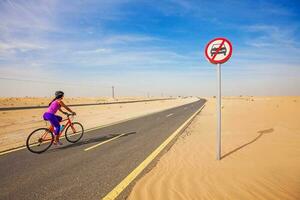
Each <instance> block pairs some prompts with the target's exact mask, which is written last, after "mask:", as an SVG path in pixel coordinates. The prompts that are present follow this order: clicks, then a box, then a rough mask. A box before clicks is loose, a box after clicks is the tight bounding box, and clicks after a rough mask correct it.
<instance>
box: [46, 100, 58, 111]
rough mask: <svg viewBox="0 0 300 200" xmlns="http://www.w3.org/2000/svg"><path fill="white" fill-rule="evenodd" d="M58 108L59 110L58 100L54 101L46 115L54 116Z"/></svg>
mask: <svg viewBox="0 0 300 200" xmlns="http://www.w3.org/2000/svg"><path fill="white" fill-rule="evenodd" d="M59 108H60V104H59V102H58V100H55V101H53V102H52V103H51V104H50V106H49V107H48V110H47V113H52V114H55V113H56V112H57V111H58V109H59Z"/></svg>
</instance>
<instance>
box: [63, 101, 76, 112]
mask: <svg viewBox="0 0 300 200" xmlns="http://www.w3.org/2000/svg"><path fill="white" fill-rule="evenodd" d="M59 104H60V105H61V106H62V107H64V108H65V109H66V110H67V111H69V112H71V113H72V114H74V115H76V113H75V112H73V110H71V109H70V108H69V107H68V106H67V105H66V104H64V102H63V101H59Z"/></svg>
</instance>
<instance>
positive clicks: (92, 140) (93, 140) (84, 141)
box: [47, 132, 136, 152]
mask: <svg viewBox="0 0 300 200" xmlns="http://www.w3.org/2000/svg"><path fill="white" fill-rule="evenodd" d="M122 134H123V133H121V134H109V135H105V136H101V137H95V138H89V139H81V140H80V141H79V142H76V143H74V144H72V143H68V141H64V143H66V144H67V145H64V146H62V147H60V148H56V149H50V150H49V151H47V152H51V151H55V150H64V149H69V148H73V147H78V146H81V145H85V144H91V143H99V142H104V141H106V140H109V139H112V138H114V137H117V136H119V135H122ZM133 134H136V132H129V133H126V134H123V135H122V136H121V137H126V136H129V135H133Z"/></svg>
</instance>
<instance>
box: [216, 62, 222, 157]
mask: <svg viewBox="0 0 300 200" xmlns="http://www.w3.org/2000/svg"><path fill="white" fill-rule="evenodd" d="M217 77H218V95H217V102H216V103H217V113H218V114H217V160H220V159H221V64H217Z"/></svg>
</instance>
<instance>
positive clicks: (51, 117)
mask: <svg viewBox="0 0 300 200" xmlns="http://www.w3.org/2000/svg"><path fill="white" fill-rule="evenodd" d="M58 117H59V116H56V115H54V114H51V113H45V114H44V119H45V120H48V121H50V123H51V124H52V126H53V127H54V134H55V141H56V142H57V141H58V140H59V137H58V136H59V131H60V124H59V118H58ZM60 121H61V117H60Z"/></svg>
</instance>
